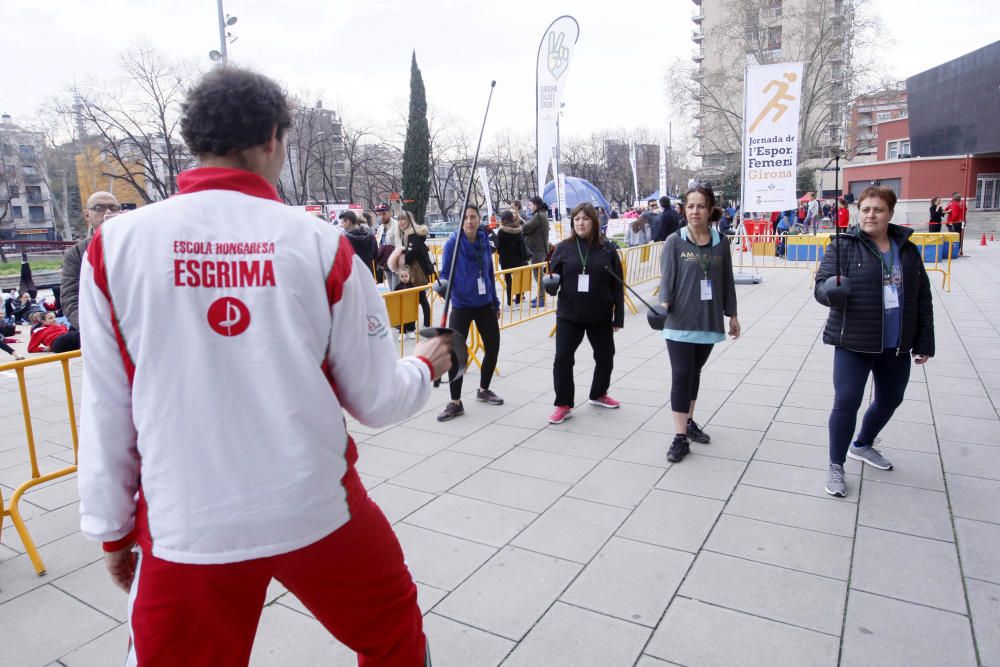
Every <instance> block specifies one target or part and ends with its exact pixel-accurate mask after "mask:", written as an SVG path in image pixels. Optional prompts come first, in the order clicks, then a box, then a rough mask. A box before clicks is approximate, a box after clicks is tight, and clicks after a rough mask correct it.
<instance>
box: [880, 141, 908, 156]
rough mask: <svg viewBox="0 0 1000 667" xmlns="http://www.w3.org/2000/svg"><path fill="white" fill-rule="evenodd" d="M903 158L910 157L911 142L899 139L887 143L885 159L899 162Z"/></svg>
mask: <svg viewBox="0 0 1000 667" xmlns="http://www.w3.org/2000/svg"><path fill="white" fill-rule="evenodd" d="M902 157H910V140H909V139H899V140H897V141H887V142H886V144H885V159H886V160H898V159H900V158H902Z"/></svg>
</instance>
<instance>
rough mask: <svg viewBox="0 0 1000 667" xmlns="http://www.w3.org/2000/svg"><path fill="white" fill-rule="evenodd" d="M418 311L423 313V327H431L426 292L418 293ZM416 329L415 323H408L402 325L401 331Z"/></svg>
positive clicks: (429, 307) (429, 306)
mask: <svg viewBox="0 0 1000 667" xmlns="http://www.w3.org/2000/svg"><path fill="white" fill-rule="evenodd" d="M420 310H422V311H424V326H425V327H429V326H430V325H431V304H430V301H428V300H427V292H426V291H424V292H421V293H420ZM416 328H417V325H416V323H415V322H408V323H407V324H404V325H403V331H413V330H414V329H416Z"/></svg>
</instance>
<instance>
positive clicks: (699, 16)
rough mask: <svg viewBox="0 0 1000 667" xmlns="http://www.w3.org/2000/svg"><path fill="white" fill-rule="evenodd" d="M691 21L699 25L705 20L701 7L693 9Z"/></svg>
mask: <svg viewBox="0 0 1000 667" xmlns="http://www.w3.org/2000/svg"><path fill="white" fill-rule="evenodd" d="M691 20H692V21H694V22H695V23H701V22H702V21H704V20H705V10H703V9H702V8H701V5H699V6H697V7H695V8H694V11H692V12H691Z"/></svg>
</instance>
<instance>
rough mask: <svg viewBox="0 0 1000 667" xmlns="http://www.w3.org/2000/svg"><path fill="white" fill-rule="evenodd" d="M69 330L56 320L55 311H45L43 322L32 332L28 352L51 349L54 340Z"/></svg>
mask: <svg viewBox="0 0 1000 667" xmlns="http://www.w3.org/2000/svg"><path fill="white" fill-rule="evenodd" d="M68 331H69V329H67V328H66V327H64V326H63V325H61V324H58V323H57V322H56V314H55V313H45V315H44V317H43V318H42V322H41V324H40V325H39V326H38V328H36V329H33V330H32V332H31V340H30V341H28V352H49V351H51V348H52V343H53V341H55V340H56V339H57V338H59V337H60V336H62V335H63V334H65V333H66V332H68Z"/></svg>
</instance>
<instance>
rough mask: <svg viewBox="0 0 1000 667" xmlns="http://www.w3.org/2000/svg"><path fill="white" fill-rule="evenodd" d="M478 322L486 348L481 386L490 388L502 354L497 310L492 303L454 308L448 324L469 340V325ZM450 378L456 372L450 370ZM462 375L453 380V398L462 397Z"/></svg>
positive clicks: (477, 326)
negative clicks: (477, 306) (480, 306)
mask: <svg viewBox="0 0 1000 667" xmlns="http://www.w3.org/2000/svg"><path fill="white" fill-rule="evenodd" d="M473 322H475V323H476V329H478V330H479V336H480V337H481V338H482V339H483V347H485V348H486V351H485V353H484V354H483V368H482V378H481V379H480V380H479V386H480V387H481V388H483V389H489V388H490V381H491V380H492V379H493V371H494V369H496V367H497V357H499V356H500V323H499V322H498V321H497V311H496V310H494V309H493V306H492V305H489V306H483V307H482V308H452V309H451V316H450V317H449V318H448V326H450V327H451V328H452V329H454V330H455V331H457V332H458V333H459V334H461V335H462V337H463V338H465V339H466V340H468V337H469V325H470V324H472V323H473ZM448 379H449V380H454V379H455V374H454V373H453V372H452V371H448ZM464 379H465V377H464V376H463V377H461V378H459V379H458V380H456V381H455V382H451V383H450V384H449V385H448V386H449V387H451V400H453V401H457V400H459V399H460V398H462V380H464Z"/></svg>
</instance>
